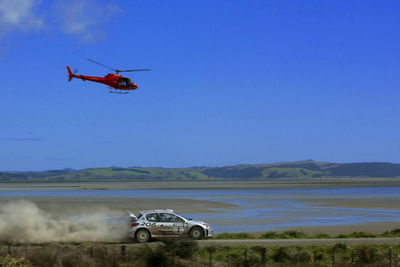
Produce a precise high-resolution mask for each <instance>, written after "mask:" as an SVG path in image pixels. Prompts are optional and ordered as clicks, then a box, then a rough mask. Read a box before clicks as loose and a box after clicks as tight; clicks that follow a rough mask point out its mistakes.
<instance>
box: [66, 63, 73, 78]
mask: <svg viewBox="0 0 400 267" xmlns="http://www.w3.org/2000/svg"><path fill="white" fill-rule="evenodd" d="M67 70H68V81H71V80H72V78H74V74H73V73H72V71H71V68H70V67H69V66H67Z"/></svg>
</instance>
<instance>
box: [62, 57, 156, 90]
mask: <svg viewBox="0 0 400 267" xmlns="http://www.w3.org/2000/svg"><path fill="white" fill-rule="evenodd" d="M87 60H88V61H90V62H93V63H95V64H98V65H100V66H103V67H105V68H108V69H110V70H113V71H115V74H114V73H109V74H107V75H106V76H104V77H93V76H85V75H77V74H75V73H73V72H72V71H71V68H70V67H69V66H67V70H68V81H71V80H72V78H78V79H81V80H83V81H91V82H97V83H104V84H106V85H108V86H109V87H110V89H111V90H110V93H114V94H128V93H129V92H126V91H127V90H135V89H137V88H138V85H137V84H136V83H134V82H132V81H131V80H130V79H129V78H127V77H124V76H122V75H119V73H121V72H133V71H150V70H151V69H134V70H119V69H113V68H111V67H109V66H106V65H103V64H101V63H99V62H97V61H94V60H92V59H87ZM113 88H114V89H117V90H120V91H113V90H112V89H113ZM122 90H123V91H122Z"/></svg>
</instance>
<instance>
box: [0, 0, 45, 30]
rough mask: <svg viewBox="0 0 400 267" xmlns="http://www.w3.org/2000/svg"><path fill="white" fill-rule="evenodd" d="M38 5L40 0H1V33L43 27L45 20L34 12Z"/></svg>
mask: <svg viewBox="0 0 400 267" xmlns="http://www.w3.org/2000/svg"><path fill="white" fill-rule="evenodd" d="M38 3H39V0H0V33H4V32H9V31H12V30H22V31H29V30H33V29H38V28H41V27H43V25H44V24H43V20H42V19H41V18H40V16H38V15H37V14H35V11H34V8H35V6H37V5H38Z"/></svg>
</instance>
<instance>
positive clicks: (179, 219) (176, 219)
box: [174, 215, 185, 222]
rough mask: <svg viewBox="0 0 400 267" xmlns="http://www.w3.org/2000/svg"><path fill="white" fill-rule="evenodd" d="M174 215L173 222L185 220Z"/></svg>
mask: <svg viewBox="0 0 400 267" xmlns="http://www.w3.org/2000/svg"><path fill="white" fill-rule="evenodd" d="M174 217H175V222H185V221H184V220H183V219H182V218H181V217H178V216H176V215H174Z"/></svg>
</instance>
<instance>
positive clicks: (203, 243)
mask: <svg viewBox="0 0 400 267" xmlns="http://www.w3.org/2000/svg"><path fill="white" fill-rule="evenodd" d="M337 243H341V244H347V245H384V244H386V245H396V244H400V237H385V238H324V239H322V238H321V239H208V240H200V241H197V244H198V245H199V246H200V247H207V246H214V245H221V246H308V245H335V244H337ZM109 245H113V246H122V245H125V246H132V247H138V246H139V247H140V246H142V245H147V246H151V247H153V246H158V245H163V243H162V242H160V241H153V242H149V243H146V244H138V243H115V244H109Z"/></svg>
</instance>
